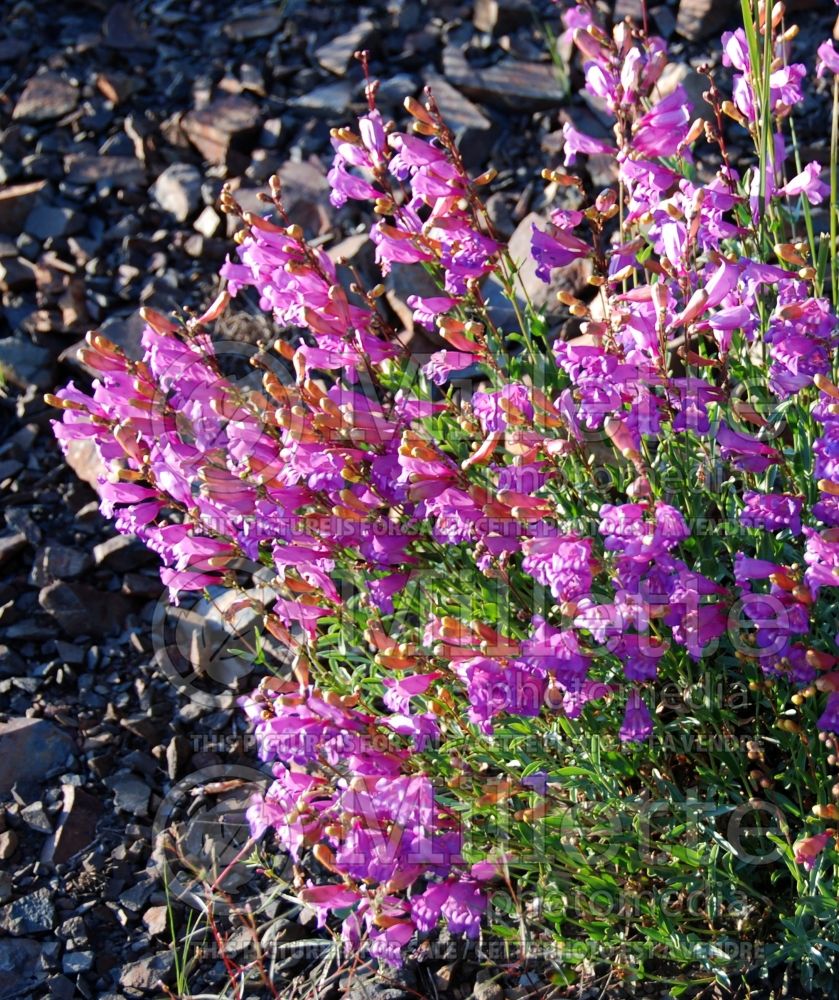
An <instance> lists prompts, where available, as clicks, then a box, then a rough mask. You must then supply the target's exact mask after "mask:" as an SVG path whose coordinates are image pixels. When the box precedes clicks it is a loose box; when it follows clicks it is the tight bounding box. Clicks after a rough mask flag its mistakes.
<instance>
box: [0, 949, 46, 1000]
mask: <svg viewBox="0 0 839 1000" xmlns="http://www.w3.org/2000/svg"><path fill="white" fill-rule="evenodd" d="M40 954H41V943H40V942H39V941H35V940H34V939H32V938H21V937H19V938H17V939H16V940H14V941H12V940H11V939H8V938H7V939H6V940H5V941H0V1000H12V998H13V997H23V996H26V995H33V994H28V992H27V991H29V990H34V989H35V988H36V987H37V986H38V984H39V983H42V982H43V980H44V979H46V976H47V973H46V970H45V969H44V968H43V967H41V966H40V965H39V964H38V958H39V956H40ZM42 995H43V994H42Z"/></svg>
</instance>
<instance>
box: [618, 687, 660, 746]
mask: <svg viewBox="0 0 839 1000" xmlns="http://www.w3.org/2000/svg"><path fill="white" fill-rule="evenodd" d="M652 731H653V720H652V716H651V715H650V711H649V709H648V708H647V706H646V704H645V703H644V700H643V698H642V697H641V695H640V693H639V692H638V691H637V690H635V689H633V690H632V691H631V692H630V694H629V698H628V699H627V702H626V711H625V713H624V716H623V723H622V725H621V728H620V738H621V742H622V743H643V742H644V741H645V740H647V739H649V737H650V735H651V734H652Z"/></svg>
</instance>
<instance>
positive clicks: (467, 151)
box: [425, 73, 495, 168]
mask: <svg viewBox="0 0 839 1000" xmlns="http://www.w3.org/2000/svg"><path fill="white" fill-rule="evenodd" d="M425 83H426V86H428V87H430V88H431V93H432V95H433V97H434V100H435V101H436V102H437V106H438V107H439V109H440V113H441V114H442V116H443V118H444V120H445V122H446V124H447V125H448V126H449V128H450V129H451V130H452V132H454V135H455V138H456V139H457V144H458V147H459V148H460V151H461V155H462V156H463V158H464V161H465V163H466V166H467V167H470V168H472V167H476V166H477V165H478V164H480V163H483V161H484V158H485V157H486V155H487V153H488V152H489V150H490V147H491V145H492V140H493V137H494V134H495V129H494V127H493V124H492V122H491V121H490V120H489V118H487V116H486V115H485V114H484V113H483V111H481V109H480V108H479V107H478V106H477V105H476V104H473V103H472V102H471V101H470V100H469V99H468V98H467V97H464V96H463V94H461V92H460V91H459V90H457V89H456V88H455V87H453V86H452V85H451V84H450V83H449V82H448V80H446V78H445V77H442V76H439V75H438V74H436V73H429V74H428V75H427V76H426V77H425Z"/></svg>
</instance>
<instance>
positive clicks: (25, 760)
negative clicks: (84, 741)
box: [0, 718, 75, 792]
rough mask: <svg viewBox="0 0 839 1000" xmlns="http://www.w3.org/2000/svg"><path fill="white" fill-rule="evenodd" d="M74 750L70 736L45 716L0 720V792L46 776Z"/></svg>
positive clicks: (65, 760) (53, 771) (59, 766)
mask: <svg viewBox="0 0 839 1000" xmlns="http://www.w3.org/2000/svg"><path fill="white" fill-rule="evenodd" d="M74 749H75V745H74V743H73V741H72V740H71V739H70V737H69V736H67V734H66V733H63V732H62V731H61V730H60V729H59V728H58V727H57V726H55V725H54V724H53V723H52V722H48V721H47V720H46V719H23V718H18V719H9V721H8V722H0V792H10V791H11V790H12V787H13V786H14V785H15V784H17V783H18V782H25V781H33V782H38V781H41V780H42V779H44V778H47V777H49V776H50V775H51V774H53V773H55V772H56V771H58V770H60V769H61V768H63V767H64V766H65V764H66V763H67V758H68V757H69V756H70V754H71V753H72V752H73V750H74Z"/></svg>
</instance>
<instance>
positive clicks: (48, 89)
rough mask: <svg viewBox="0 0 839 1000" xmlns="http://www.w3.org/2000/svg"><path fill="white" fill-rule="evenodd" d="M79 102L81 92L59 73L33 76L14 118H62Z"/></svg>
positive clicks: (17, 106)
mask: <svg viewBox="0 0 839 1000" xmlns="http://www.w3.org/2000/svg"><path fill="white" fill-rule="evenodd" d="M78 103H79V92H78V91H77V90H76V88H75V87H74V86H73V85H72V83H68V82H67V81H66V80H65V79H64V78H63V77H60V76H59V75H58V74H57V73H42V74H41V75H40V76H33V77H32V79H31V80H30V81H29V83H27V84H26V86H25V87H24V88H23V93H22V94H21V95H20V97H19V98H18V102H17V104H16V105H15V110H14V111H13V112H12V118H15V119H19V118H25V119H27V120H29V121H34V122H45V121H50V120H51V119H53V118H61V117H63V116H64V115H66V114H69V113H70V112H71V111H74V110H75V108H76V105H77V104H78Z"/></svg>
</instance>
